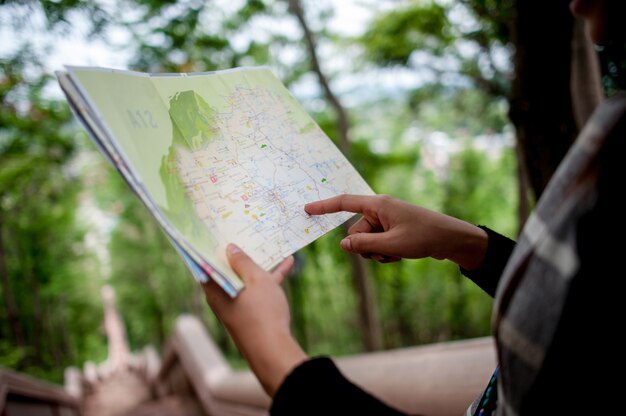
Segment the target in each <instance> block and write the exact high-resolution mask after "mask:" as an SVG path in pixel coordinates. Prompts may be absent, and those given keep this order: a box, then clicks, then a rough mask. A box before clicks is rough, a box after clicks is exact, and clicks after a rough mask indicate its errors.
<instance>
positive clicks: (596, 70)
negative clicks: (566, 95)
mask: <svg viewBox="0 0 626 416" xmlns="http://www.w3.org/2000/svg"><path fill="white" fill-rule="evenodd" d="M571 90H572V100H573V105H574V116H575V120H576V125H577V126H578V129H579V130H581V129H582V128H583V126H584V125H585V123H586V122H587V120H588V119H589V117H590V116H591V114H592V113H593V111H594V110H595V109H596V107H597V106H598V104H600V103H601V102H602V100H603V98H604V92H603V91H602V78H601V75H600V62H599V59H598V54H597V53H596V51H595V50H594V49H593V43H592V42H591V39H590V38H589V34H588V32H587V30H586V27H585V23H584V21H583V20H582V19H576V20H575V21H574V36H573V38H572V80H571Z"/></svg>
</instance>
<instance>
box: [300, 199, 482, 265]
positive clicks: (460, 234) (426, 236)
mask: <svg viewBox="0 0 626 416" xmlns="http://www.w3.org/2000/svg"><path fill="white" fill-rule="evenodd" d="M304 210H305V211H306V212H307V213H309V214H311V215H321V214H329V213H334V212H340V211H348V212H354V213H359V214H362V215H363V216H362V217H361V218H360V219H359V220H358V221H357V222H356V223H355V224H354V225H353V226H352V227H350V229H349V230H348V235H347V236H346V237H345V238H344V239H343V240H342V241H341V248H342V249H344V250H345V251H349V252H351V253H358V254H360V255H362V256H363V257H366V258H373V259H374V260H377V261H379V262H383V263H387V262H393V261H398V260H400V259H402V258H410V259H419V258H425V257H432V258H435V259H439V260H442V259H449V260H451V261H453V262H455V263H457V264H458V265H459V266H461V267H463V268H465V269H467V270H473V269H475V268H477V267H478V266H480V264H481V263H482V260H483V259H484V256H485V254H486V251H487V233H486V232H485V231H484V230H482V229H480V228H478V227H476V226H475V225H472V224H469V223H467V222H465V221H461V220H459V219H457V218H454V217H450V216H448V215H445V214H440V213H438V212H434V211H430V210H428V209H426V208H422V207H419V206H416V205H412V204H409V203H407V202H404V201H401V200H399V199H397V198H393V197H390V196H386V195H376V196H365V195H339V196H336V197H333V198H329V199H324V200H321V201H316V202H312V203H309V204H306V205H305V207H304Z"/></svg>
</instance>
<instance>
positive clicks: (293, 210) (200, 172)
mask: <svg viewBox="0 0 626 416" xmlns="http://www.w3.org/2000/svg"><path fill="white" fill-rule="evenodd" d="M67 69H68V73H69V74H70V77H71V79H72V80H73V82H74V83H75V84H76V86H77V90H78V91H79V92H80V94H82V96H83V97H84V100H85V105H86V106H87V107H89V109H90V110H91V111H93V114H92V118H93V119H94V120H95V121H94V123H97V124H99V125H100V127H101V130H102V131H103V132H104V134H101V135H99V136H101V137H98V138H97V140H99V141H101V142H102V141H108V142H109V143H106V144H105V145H104V146H103V145H102V144H100V146H99V147H101V148H102V147H106V146H108V147H109V148H110V149H112V150H111V152H113V153H115V154H117V157H118V158H119V159H121V161H122V162H123V163H124V164H125V165H126V169H127V171H128V172H129V173H128V174H131V175H133V176H134V178H133V179H132V180H131V181H130V182H129V183H130V184H131V185H133V184H134V188H135V191H136V192H137V193H138V194H140V196H141V197H142V199H145V200H144V202H145V203H146V205H147V206H148V208H150V209H151V211H153V214H155V216H156V217H157V219H159V220H160V223H161V224H162V225H167V226H168V227H169V228H170V232H169V233H168V236H169V237H170V239H171V240H173V241H172V242H173V244H174V245H175V246H176V248H177V249H178V250H179V253H180V254H181V255H182V256H183V258H184V259H185V261H186V263H187V265H188V266H190V268H191V269H192V272H194V273H193V274H194V276H196V277H197V274H198V268H195V267H196V266H199V269H201V270H204V271H205V272H206V273H207V274H209V275H210V276H211V277H212V278H214V279H215V280H216V282H218V283H219V284H220V285H222V287H224V289H225V290H226V291H227V292H228V293H229V294H231V295H233V296H234V295H236V293H237V292H238V291H239V290H240V289H241V288H242V287H243V284H242V282H241V281H240V279H239V278H238V277H237V275H236V274H235V273H234V272H233V271H232V269H231V268H230V266H229V265H228V262H227V260H226V256H225V248H226V245H227V244H228V243H231V242H232V243H235V244H237V245H238V246H239V247H241V248H242V249H243V250H244V251H245V252H246V253H247V254H249V255H250V256H251V257H252V258H253V259H254V261H255V262H257V263H258V264H259V265H261V266H262V267H263V268H265V269H266V270H271V269H272V268H273V267H275V266H276V265H278V264H279V263H280V262H281V261H282V260H283V259H285V258H286V257H288V256H289V255H291V254H293V253H295V252H296V251H298V250H299V249H301V248H303V247H304V246H306V245H307V244H309V243H311V242H312V241H314V240H315V239H317V238H319V237H320V236H322V235H324V234H326V233H327V232H328V231H330V230H332V229H334V228H336V227H337V226H339V225H340V224H342V223H344V222H345V221H346V220H348V219H349V218H350V217H352V216H353V215H354V214H351V213H345V212H344V213H337V214H330V215H323V216H309V215H308V214H307V213H306V212H305V211H304V204H305V203H307V202H312V201H317V200H319V199H324V198H328V197H331V196H334V195H339V194H343V193H352V194H368V195H369V194H374V192H373V191H372V189H371V188H370V187H369V186H368V184H367V183H366V182H365V181H364V180H363V178H362V177H361V175H360V174H359V173H358V172H357V171H356V170H355V168H354V167H353V166H352V165H351V163H350V162H349V161H348V160H347V159H346V158H345V157H344V155H343V154H342V153H341V152H340V151H339V149H338V148H337V147H336V146H335V145H334V143H333V142H332V141H331V140H330V139H329V138H328V137H327V136H326V134H325V133H324V132H323V131H322V130H321V129H320V128H319V126H318V125H317V124H316V123H315V121H314V120H313V119H312V118H311V117H310V116H309V115H308V114H307V113H306V111H305V110H304V109H303V108H302V107H301V105H300V104H299V103H298V102H297V101H296V99H295V98H294V97H293V96H292V95H291V94H290V92H289V91H288V90H287V88H286V87H285V86H284V85H283V84H282V82H281V81H280V80H279V79H278V78H277V77H276V76H275V75H274V74H273V73H272V72H271V70H270V69H268V68H265V67H252V68H238V69H233V70H226V71H218V72H211V73H190V74H146V73H138V72H129V71H120V70H112V69H105V68H87V67H68V68H67ZM89 130H90V131H91V133H92V136H93V130H94V129H89ZM96 130H97V129H96ZM107 156H108V157H109V159H110V160H111V159H113V160H115V159H116V157H115V156H114V157H111V155H110V154H109V155H107ZM155 211H156V212H155Z"/></svg>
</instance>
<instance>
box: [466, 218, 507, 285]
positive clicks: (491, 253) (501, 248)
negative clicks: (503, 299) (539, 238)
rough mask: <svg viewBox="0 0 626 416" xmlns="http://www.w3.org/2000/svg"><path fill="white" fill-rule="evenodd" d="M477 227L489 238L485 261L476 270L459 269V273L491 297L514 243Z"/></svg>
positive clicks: (486, 229) (481, 226)
mask: <svg viewBox="0 0 626 416" xmlns="http://www.w3.org/2000/svg"><path fill="white" fill-rule="evenodd" d="M478 227H480V228H482V229H483V230H485V231H486V232H487V235H488V236H489V241H488V243H487V254H486V255H485V260H484V261H483V264H482V265H481V266H480V267H479V268H478V269H476V270H472V271H469V270H465V269H463V268H461V273H462V274H463V275H464V276H466V277H468V278H469V279H471V280H472V281H473V282H474V283H476V284H477V285H478V286H479V287H480V288H481V289H482V290H484V291H485V292H487V293H488V294H489V295H490V296H491V297H493V296H495V294H496V288H497V287H498V282H499V281H500V276H502V272H503V271H504V266H506V263H507V261H508V260H509V257H510V256H511V252H513V249H514V248H515V241H513V240H511V239H510V238H508V237H505V236H503V235H502V234H498V233H497V232H495V231H493V230H491V229H490V228H487V227H485V226H484V225H479V226H478Z"/></svg>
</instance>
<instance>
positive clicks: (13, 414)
mask: <svg viewBox="0 0 626 416" xmlns="http://www.w3.org/2000/svg"><path fill="white" fill-rule="evenodd" d="M335 362H336V363H337V365H338V366H339V368H340V369H341V370H342V372H343V373H344V374H345V375H346V377H348V378H349V379H350V380H352V381H353V382H355V383H356V384H358V385H360V386H361V387H363V388H364V389H366V390H367V391H370V392H371V393H373V394H375V395H376V396H378V397H380V398H381V399H382V400H384V401H385V402H387V403H389V404H391V405H393V406H395V407H397V408H399V409H401V410H404V411H405V412H407V413H410V414H425V415H429V416H448V415H451V416H460V415H462V414H464V411H465V409H466V408H467V406H468V405H469V404H470V403H471V402H472V401H473V400H474V398H475V397H476V396H477V395H478V394H479V393H480V392H481V391H482V389H483V388H484V387H485V385H486V383H487V382H488V379H489V377H490V375H491V373H492V371H493V369H494V366H495V353H494V347H493V340H492V339H491V338H488V337H487V338H477V339H470V340H464V341H454V342H443V343H438V344H431V345H426V346H418V347H413V348H402V349H397V350H389V351H381V352H375V353H366V354H360V355H355V356H349V357H336V358H335ZM100 367H101V368H99V367H97V366H96V365H95V364H93V363H90V365H87V364H86V365H85V369H84V371H83V372H81V371H79V370H78V369H77V368H73V367H70V368H68V369H66V371H65V379H66V380H65V388H62V387H61V386H56V385H53V384H50V383H47V382H44V381H40V380H36V379H33V378H31V377H28V376H25V375H22V374H18V373H15V372H13V371H10V370H7V369H3V368H0V415H2V416H23V415H29V416H39V415H42V416H43V415H59V416H82V413H81V412H82V411H83V409H86V407H84V405H85V399H86V398H87V401H89V397H90V395H91V398H93V395H92V394H93V393H94V390H92V389H93V388H95V391H97V392H99V393H98V394H102V393H103V391H106V389H101V388H100V389H99V388H97V386H100V387H102V386H103V385H104V384H102V383H105V384H106V383H107V380H108V379H109V378H108V377H113V376H114V375H115V374H117V375H118V376H119V371H127V372H130V373H132V374H133V375H134V376H136V377H139V378H140V379H142V380H143V382H142V383H145V386H147V387H148V389H149V391H150V392H151V393H150V394H147V395H146V396H145V399H143V400H148V401H150V403H168V401H170V402H171V401H172V400H174V401H175V402H176V403H178V404H179V408H184V409H185V410H184V411H183V412H181V413H176V414H184V415H185V416H188V415H194V416H195V415H206V416H231V415H232V416H234V415H238V416H246V415H249V416H256V415H259V416H260V415H267V414H268V409H269V406H270V404H271V401H270V398H269V397H268V396H267V395H266V394H265V392H264V391H263V389H262V388H261V385H260V384H259V382H258V381H257V380H256V378H255V377H254V375H253V374H252V373H251V372H250V371H236V370H234V369H233V368H232V367H231V366H230V365H229V364H228V363H227V361H226V360H225V359H224V357H223V355H222V354H221V352H220V350H219V349H218V348H217V346H216V345H215V343H214V342H213V341H212V340H211V338H210V336H209V334H208V333H207V331H206V330H205V328H204V326H203V325H202V323H201V322H200V321H199V320H198V319H197V318H195V317H193V316H190V315H184V316H181V317H179V318H178V320H177V321H176V325H175V328H174V332H173V334H172V336H171V337H170V340H169V342H168V344H167V345H166V347H165V349H164V351H163V354H162V355H161V356H159V355H158V354H157V352H156V350H155V349H154V348H151V347H147V348H145V349H144V350H143V351H142V352H141V353H138V354H133V355H131V356H130V357H129V361H128V366H127V368H126V369H125V370H118V372H117V373H107V371H108V370H107V368H108V367H107V366H106V365H102V366H100ZM109 370H110V369H109ZM130 373H128V374H130ZM111 380H113V382H114V381H115V380H114V379H111ZM142 385H143V384H142ZM144 390H146V389H145V388H144ZM121 394H132V393H131V392H127V393H124V392H122V393H121ZM100 399H102V400H100V401H99V402H100V403H104V404H106V403H110V402H111V398H110V397H102V398H100ZM152 409H155V407H152ZM85 411H86V410H85ZM98 414H100V413H98ZM105 414H109V413H106V412H105ZM142 414H144V413H142ZM146 414H147V413H146ZM151 414H167V415H170V416H171V415H173V414H174V413H172V411H166V410H163V411H162V412H161V413H154V411H153V412H152V413H151ZM86 416H89V415H86Z"/></svg>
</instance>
